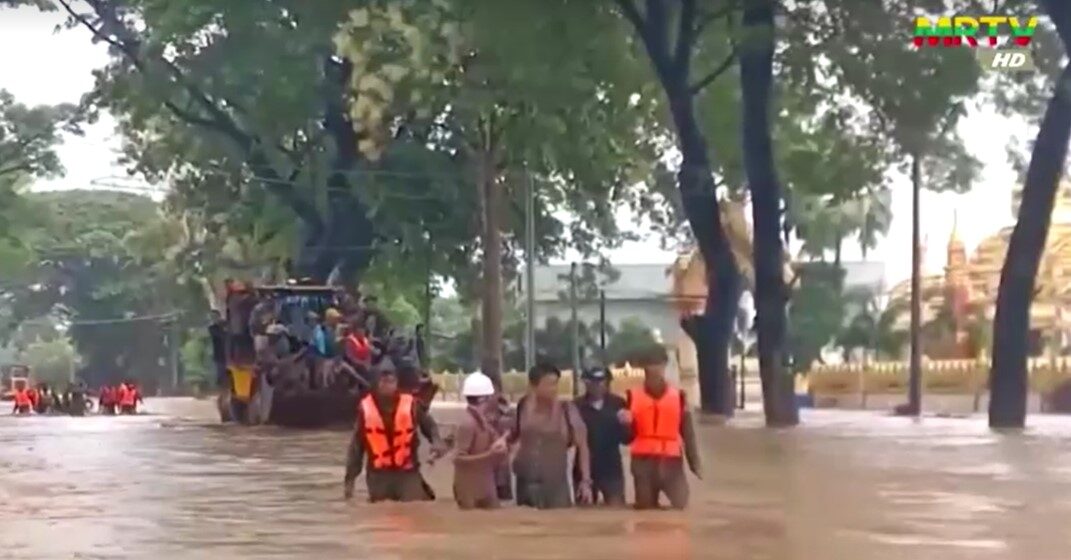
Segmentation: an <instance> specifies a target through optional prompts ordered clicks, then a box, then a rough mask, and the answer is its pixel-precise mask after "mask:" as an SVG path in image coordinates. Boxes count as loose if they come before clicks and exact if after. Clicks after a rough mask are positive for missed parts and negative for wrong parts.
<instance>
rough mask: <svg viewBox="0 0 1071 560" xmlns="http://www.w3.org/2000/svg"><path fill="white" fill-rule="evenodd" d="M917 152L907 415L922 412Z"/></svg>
mask: <svg viewBox="0 0 1071 560" xmlns="http://www.w3.org/2000/svg"><path fill="white" fill-rule="evenodd" d="M921 165H922V164H921V162H920V161H919V156H918V154H915V155H912V157H911V187H912V189H911V190H912V193H911V366H910V368H911V369H910V370H909V374H908V387H907V410H906V411H905V412H906V413H907V414H908V415H911V416H918V415H920V414H922V340H921V336H920V334H921V333H920V331H921V330H922V278H921V274H922V233H921V231H920V226H919V214H920V211H919V198H920V195H921V194H922V193H921V191H922V185H921V183H922V177H921V175H922V170H921Z"/></svg>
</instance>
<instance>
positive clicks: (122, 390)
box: [119, 384, 138, 406]
mask: <svg viewBox="0 0 1071 560" xmlns="http://www.w3.org/2000/svg"><path fill="white" fill-rule="evenodd" d="M137 399H138V390H137V389H135V388H133V387H131V386H129V385H125V384H124V385H120V386H119V406H134V405H135V404H137Z"/></svg>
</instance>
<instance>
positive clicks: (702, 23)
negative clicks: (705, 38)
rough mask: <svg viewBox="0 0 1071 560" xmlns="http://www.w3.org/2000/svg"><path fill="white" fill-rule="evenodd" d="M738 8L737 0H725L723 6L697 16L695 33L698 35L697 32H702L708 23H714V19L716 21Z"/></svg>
mask: <svg viewBox="0 0 1071 560" xmlns="http://www.w3.org/2000/svg"><path fill="white" fill-rule="evenodd" d="M739 8H740V4H739V3H738V2H737V0H726V2H725V6H724V7H722V8H721V9H718V10H714V11H712V12H709V13H706V14H703V15H701V16H698V18H699V21H698V22H697V23H696V25H695V29H696V34H697V35H698V34H699V33H702V32H703V30H705V29H706V28H707V26H708V25H710V24H711V23H714V22H715V21H718V20H719V19H721V18H723V17H725V16H728V15H730V14H732V13H733V11H735V10H737V9H739Z"/></svg>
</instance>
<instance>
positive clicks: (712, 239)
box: [670, 91, 740, 416]
mask: <svg viewBox="0 0 1071 560" xmlns="http://www.w3.org/2000/svg"><path fill="white" fill-rule="evenodd" d="M670 107H671V111H672V112H673V120H674V122H675V124H676V128H677V135H678V146H680V148H681V153H682V155H683V160H682V162H681V170H680V172H679V173H678V175H677V177H678V181H679V183H680V191H681V199H682V202H683V205H684V211H685V215H686V216H687V218H688V223H689V225H690V226H691V228H692V235H693V236H694V237H695V240H696V243H697V244H698V245H699V252H700V254H701V255H702V256H703V262H704V264H705V265H706V270H707V301H706V306H705V309H704V314H703V316H701V317H692V318H690V319H689V320H687V322H688V324H689V327H688V328H685V332H686V333H687V334H688V335H689V336H690V337H691V338H692V340H693V341H694V342H695V347H696V360H697V362H698V366H699V391H700V401H699V402H700V405H701V407H702V410H703V412H708V413H711V414H719V415H723V416H732V415H733V414H734V412H735V409H736V407H735V406H733V400H732V399H733V385H732V378H731V376H730V374H729V345H730V343H731V342H732V336H733V327H734V325H735V322H736V312H737V309H738V307H739V301H740V274H739V272H738V270H737V267H736V260H735V259H734V257H733V255H732V251H731V250H730V248H729V241H728V239H727V238H726V235H725V229H724V227H723V225H722V220H721V212H720V209H719V205H718V200H717V198H716V191H715V186H714V179H713V176H712V171H711V164H710V159H709V156H708V155H707V142H706V138H705V137H704V136H703V134H702V132H701V131H700V130H699V124H698V122H697V118H696V115H695V108H694V106H693V102H692V96H691V94H689V93H687V92H686V91H680V92H678V93H677V94H675V95H673V94H671V96H670Z"/></svg>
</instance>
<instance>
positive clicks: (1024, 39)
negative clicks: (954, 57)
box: [912, 16, 1038, 72]
mask: <svg viewBox="0 0 1071 560" xmlns="http://www.w3.org/2000/svg"><path fill="white" fill-rule="evenodd" d="M1037 25H1038V18H1037V16H1030V17H1012V16H952V17H925V16H922V17H918V18H916V19H915V35H914V37H913V38H912V43H914V45H915V46H916V47H918V48H920V49H924V48H969V49H975V52H976V55H977V58H978V63H979V64H980V65H981V66H982V68H984V69H986V70H994V71H1009V72H1022V71H1030V70H1034V69H1035V67H1034V57H1033V54H1032V53H1031V52H1030V42H1031V41H1032V40H1033V38H1034V32H1035V31H1036V30H1037Z"/></svg>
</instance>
